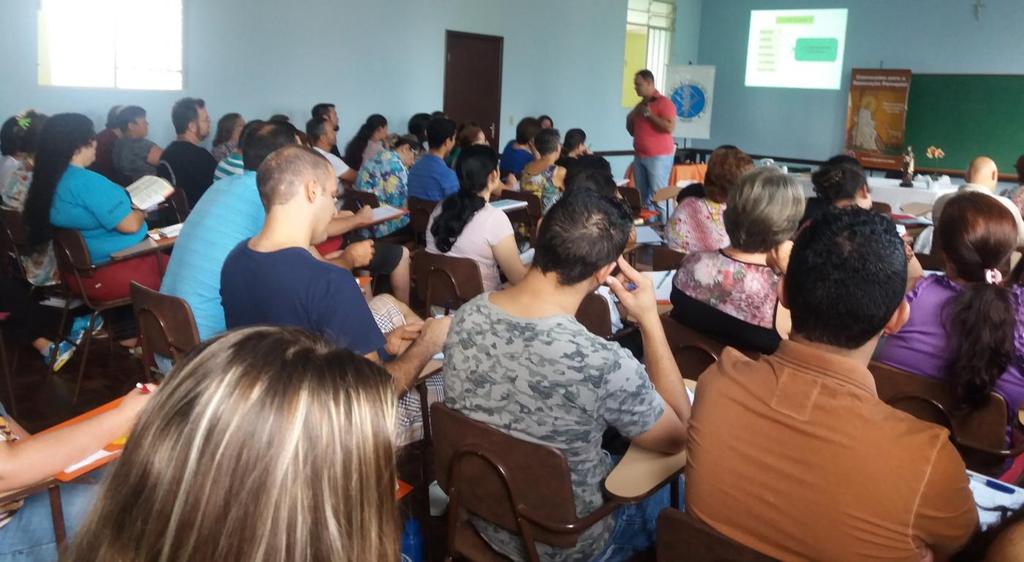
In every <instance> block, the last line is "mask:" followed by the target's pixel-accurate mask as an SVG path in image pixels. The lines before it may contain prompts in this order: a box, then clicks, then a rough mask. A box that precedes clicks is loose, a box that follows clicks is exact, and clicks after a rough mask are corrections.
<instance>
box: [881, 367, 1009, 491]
mask: <svg viewBox="0 0 1024 562" xmlns="http://www.w3.org/2000/svg"><path fill="white" fill-rule="evenodd" d="M870 369H871V374H872V375H874V378H875V387H876V389H877V391H878V398H880V399H881V400H882V401H883V402H885V403H886V404H888V405H890V406H892V407H893V408H896V409H898V410H901V411H904V412H907V413H908V414H910V415H912V416H914V417H916V418H918V419H921V420H924V421H927V422H930V423H934V424H937V425H941V426H943V427H945V428H946V429H948V430H949V438H950V441H952V442H953V445H955V446H956V448H957V450H958V451H959V452H960V456H961V457H963V459H964V463H965V464H966V465H967V468H969V469H971V470H973V471H975V472H980V473H982V474H986V475H989V476H998V475H1000V474H1002V472H1003V468H1004V465H1005V462H1006V461H1007V460H1008V459H1012V458H1015V457H1017V456H1018V455H1020V454H1021V453H1024V444H1022V445H1018V446H1016V447H1013V448H1010V449H1008V448H1007V447H1006V427H1007V425H1011V426H1012V427H1014V428H1015V429H1016V428H1017V427H1019V424H1018V422H1017V421H1016V420H1015V419H1014V420H1007V408H1006V400H1004V399H1003V397H1002V396H1000V395H998V394H996V393H995V392H993V393H992V394H991V396H990V398H989V401H988V403H987V404H985V406H983V407H982V408H980V409H978V410H975V411H973V412H960V411H958V410H957V409H956V408H955V404H956V398H955V395H954V391H953V388H952V386H951V385H949V384H947V383H945V382H943V381H939V380H935V379H930V378H928V377H922V376H918V375H915V374H912V373H908V372H906V371H902V370H900V369H896V368H894V367H890V366H888V365H883V364H881V363H877V362H873V363H871V365H870ZM1016 433H1017V432H1016V431H1014V434H1016ZM1015 436H1016V435H1015Z"/></svg>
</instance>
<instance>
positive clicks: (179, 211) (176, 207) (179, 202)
mask: <svg viewBox="0 0 1024 562" xmlns="http://www.w3.org/2000/svg"><path fill="white" fill-rule="evenodd" d="M167 205H168V206H169V207H170V208H171V210H172V211H173V212H174V216H175V217H177V219H178V222H179V223H183V222H185V219H187V218H188V215H189V213H191V212H192V206H191V205H190V204H189V202H188V194H186V193H185V190H184V189H179V188H176V189H175V190H174V193H171V196H170V197H168V198H167Z"/></svg>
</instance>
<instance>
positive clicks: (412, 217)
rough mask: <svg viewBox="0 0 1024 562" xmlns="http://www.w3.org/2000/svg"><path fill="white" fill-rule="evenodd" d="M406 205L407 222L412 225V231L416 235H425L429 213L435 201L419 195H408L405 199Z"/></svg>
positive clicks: (432, 210) (434, 205)
mask: <svg viewBox="0 0 1024 562" xmlns="http://www.w3.org/2000/svg"><path fill="white" fill-rule="evenodd" d="M406 205H408V207H409V224H410V225H411V226H412V231H413V232H415V233H416V236H420V237H422V236H426V234H427V224H428V223H429V222H430V213H433V212H434V207H437V202H436V201H427V200H426V199H420V198H419V197H409V198H408V199H406Z"/></svg>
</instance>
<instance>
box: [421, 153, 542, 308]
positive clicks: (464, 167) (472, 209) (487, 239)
mask: <svg viewBox="0 0 1024 562" xmlns="http://www.w3.org/2000/svg"><path fill="white" fill-rule="evenodd" d="M455 174H456V175H457V176H458V177H459V191H457V192H456V193H455V194H454V195H451V196H449V197H448V198H447V199H445V200H444V201H442V202H441V204H440V205H438V206H437V208H436V209H434V213H433V214H432V215H431V216H430V223H429V224H428V225H427V251H428V252H431V253H435V254H447V255H449V256H454V257H458V258H470V259H472V260H473V261H475V262H476V263H477V265H479V266H480V275H481V277H482V278H483V285H484V290H485V291H493V290H495V289H497V288H498V287H499V286H500V285H501V276H500V273H504V274H505V277H506V278H508V280H509V282H510V283H512V284H516V283H518V282H519V280H520V279H522V278H523V276H525V275H526V269H527V268H526V266H525V265H523V262H522V260H521V259H520V258H519V247H518V246H517V245H516V237H515V232H514V231H513V229H512V223H511V221H509V220H508V215H506V214H505V213H504V212H503V211H501V210H499V209H496V208H494V207H492V206H491V205H490V203H488V202H489V201H490V199H491V195H492V194H494V193H497V192H500V191H501V188H502V185H503V184H502V183H501V180H500V179H499V178H498V155H497V154H496V153H495V152H494V149H492V148H491V147H490V146H487V145H474V146H470V147H467V148H466V149H464V150H463V151H462V154H460V155H459V160H458V162H456V164H455ZM499 267H500V268H501V269H500V273H499Z"/></svg>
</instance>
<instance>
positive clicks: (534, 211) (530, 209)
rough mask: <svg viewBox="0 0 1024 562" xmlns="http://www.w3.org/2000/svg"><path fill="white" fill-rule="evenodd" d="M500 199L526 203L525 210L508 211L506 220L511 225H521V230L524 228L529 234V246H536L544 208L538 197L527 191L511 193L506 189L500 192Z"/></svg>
mask: <svg viewBox="0 0 1024 562" xmlns="http://www.w3.org/2000/svg"><path fill="white" fill-rule="evenodd" d="M501 199H510V200H514V201H525V202H526V209H516V210H515V211H510V212H509V213H508V219H509V221H511V222H512V224H521V225H523V228H525V229H526V230H527V233H528V234H529V236H528V239H529V240H530V244H531V245H532V246H536V245H537V227H538V226H539V225H540V220H541V218H543V217H544V206H543V205H542V203H541V200H540V197H537V196H536V195H534V194H532V193H530V192H528V191H511V190H507V189H506V190H505V191H502V192H501Z"/></svg>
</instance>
